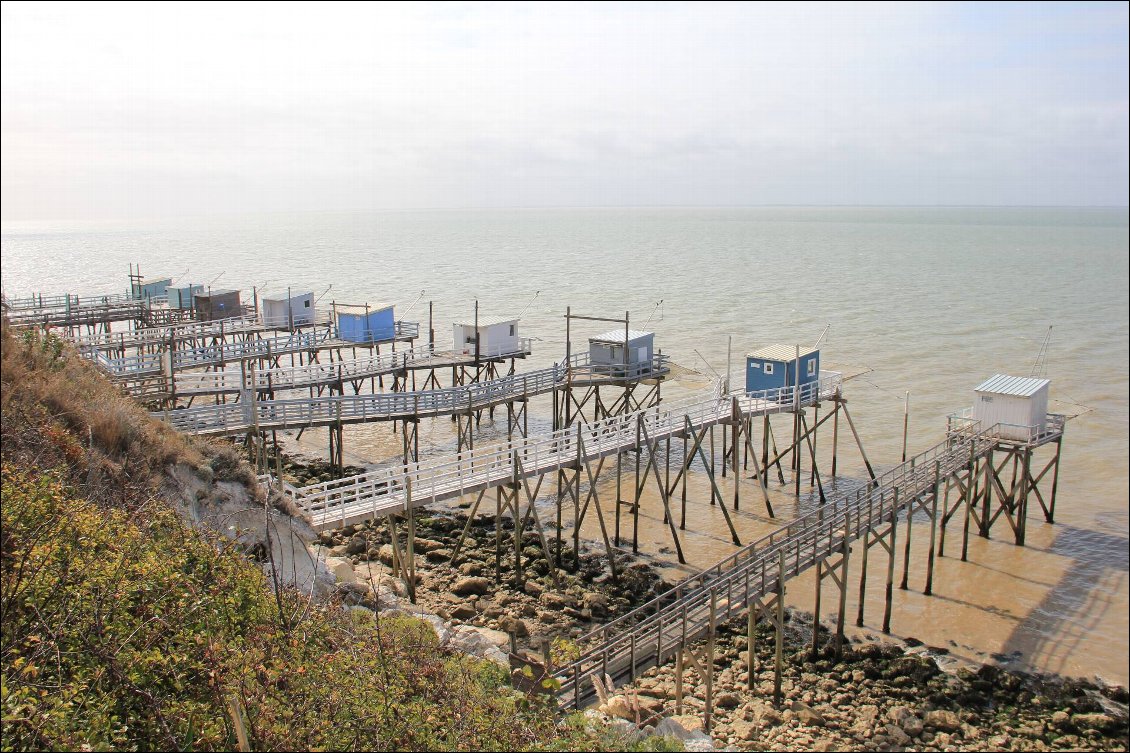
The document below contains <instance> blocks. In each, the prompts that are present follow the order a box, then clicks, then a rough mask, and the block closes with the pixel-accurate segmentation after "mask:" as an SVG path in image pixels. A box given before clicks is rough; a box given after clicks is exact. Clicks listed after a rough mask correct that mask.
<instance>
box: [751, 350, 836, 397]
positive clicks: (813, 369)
mask: <svg viewBox="0 0 1130 753" xmlns="http://www.w3.org/2000/svg"><path fill="white" fill-rule="evenodd" d="M818 381H820V351H819V350H818V349H816V348H805V347H803V346H802V347H801V348H800V368H799V370H798V368H797V347H796V346H795V345H770V346H768V347H765V348H761V349H760V350H755V351H753V352H752V353H750V354H749V355H747V356H746V360H745V390H746V392H748V393H753V392H764V391H766V390H779V389H783V388H785V387H792V386H793V385H794V384H800V385H801V386H803V385H806V384H812V383H814V382H818Z"/></svg>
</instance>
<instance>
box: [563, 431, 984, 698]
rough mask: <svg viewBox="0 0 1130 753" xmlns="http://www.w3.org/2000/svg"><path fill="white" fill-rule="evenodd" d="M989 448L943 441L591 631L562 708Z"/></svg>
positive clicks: (696, 633)
mask: <svg viewBox="0 0 1130 753" xmlns="http://www.w3.org/2000/svg"><path fill="white" fill-rule="evenodd" d="M992 444H993V440H992V439H989V438H986V437H985V436H983V435H982V434H980V433H973V434H970V435H968V436H966V437H965V438H964V439H962V440H960V441H956V442H955V441H954V440H953V439H952V438H950V439H947V440H945V441H943V442H941V443H939V444H938V445H935V446H934V447H932V448H930V449H929V450H926V451H925V452H922V453H919V454H918V455H916V456H914V457H913V458H911V459H910V460H908V461H907V462H905V463H903V464H901V465H899V466H896V467H895V468H892V469H891V470H889V471H887V472H885V473H883V474H882V475H880V476H878V477H877V478H876V479H875V481H874V482H872V483H870V484H867V485H864V486H862V487H860V488H858V489H856V490H854V491H852V492H847V493H843V494H840V495H838V496H835V497H833V498H832V499H829V500H827V501H826V503H825V504H824V505H822V506H821V507H820V508H819V509H817V510H816V511H814V512H812V513H809V514H808V515H804V516H802V517H800V518H797V519H796V520H794V521H793V522H791V523H789V524H788V525H785V526H782V527H781V528H778V529H777V530H775V531H773V532H772V533H770V534H768V535H767V536H763V537H762V538H760V539H758V540H757V541H755V542H753V543H752V544H749V545H747V546H745V547H743V548H741V549H739V550H737V551H736V552H734V553H733V554H731V555H729V556H727V557H725V558H724V559H722V560H721V561H720V562H718V563H716V564H715V565H713V566H712V567H709V568H707V569H705V570H703V571H700V572H699V573H696V574H695V575H693V576H691V577H690V578H687V579H686V580H684V581H682V582H680V583H678V584H677V585H676V587H675V588H673V589H671V590H670V591H668V592H667V593H665V594H663V595H661V596H659V597H657V598H656V599H653V600H652V601H651V602H649V603H647V604H644V605H643V606H641V607H639V608H637V609H636V610H634V611H632V612H630V613H629V614H627V615H624V616H622V617H620V618H619V619H617V620H614V621H613V622H611V623H607V624H605V625H602V626H601V627H600V628H597V629H596V630H594V631H593V632H591V633H590V634H589V635H587V636H585V637H584V638H582V639H581V640H580V643H581V644H582V645H586V644H587V647H586V649H585V651H584V653H583V654H582V655H581V657H580V658H578V659H577V660H576V661H574V662H572V663H570V664H568V665H566V666H563V667H561V668H560V669H559V670H557V671H556V672H555V675H556V676H557V677H558V679H559V680H560V681H561V683H562V685H561V690H560V691H559V692H560V695H561V699H562V705H564V706H566V707H578V706H581V705H582V699H584V698H587V696H588V695H589V693H588V686H589V678H590V677H592V676H594V675H596V676H601V677H602V676H603V675H604V674H605V673H608V672H612V673H613V676H614V677H617V678H618V679H620V678H622V677H623V676H624V675H627V676H634V675H635V672H636V667H638V666H639V667H642V668H641V669H640V670H639V671H642V669H643V668H646V667H647V666H650V665H651V664H652V663H661V662H662V661H663V660H665V659H666V658H669V657H670V656H673V655H674V652H675V651H677V650H678V649H679V647H680V645H682V642H685V641H693V640H696V639H697V638H698V637H700V636H701V635H702V634H704V633H705V631H706V630H707V629H708V628H709V627H710V626H711V625H717V624H721V623H723V622H725V621H727V620H728V619H731V618H733V617H736V616H737V615H738V614H739V613H741V612H742V611H744V610H745V609H746V608H748V606H749V604H751V603H752V602H753V600H754V599H759V598H764V597H765V596H768V595H769V594H770V593H772V592H773V591H775V590H776V589H777V587H778V584H779V583H780V581H781V580H782V579H785V580H787V579H789V578H791V577H793V576H795V575H797V574H799V573H801V572H803V571H804V570H807V569H808V568H809V567H812V566H813V565H814V564H815V563H816V562H817V561H819V560H821V559H823V558H825V557H827V556H829V555H831V554H834V553H835V552H837V551H839V550H840V548H841V547H842V546H843V544H844V542H845V540H846V541H849V542H850V541H852V540H855V539H857V538H859V537H860V536H862V535H863V533H864V532H865V531H867V530H870V529H874V528H878V527H880V526H881V525H882V524H884V523H889V522H892V521H894V520H895V519H896V518H897V516H898V514H899V513H900V512H901V511H902V510H905V509H906V508H907V506H908V505H910V504H911V503H913V501H914V500H915V499H916V498H917V497H919V496H920V495H922V494H924V493H926V492H927V491H928V490H930V489H931V487H932V486H934V485H936V484H938V483H939V482H940V481H941V480H943V479H945V478H946V477H947V476H949V475H950V474H952V473H954V472H956V471H958V470H959V469H961V468H962V467H966V466H968V464H970V463H972V462H973V461H974V460H975V459H976V458H978V457H980V456H981V455H982V454H983V453H984V452H985V451H986V450H987V449H989V447H991V446H992ZM626 663H627V665H628V666H625V664H626Z"/></svg>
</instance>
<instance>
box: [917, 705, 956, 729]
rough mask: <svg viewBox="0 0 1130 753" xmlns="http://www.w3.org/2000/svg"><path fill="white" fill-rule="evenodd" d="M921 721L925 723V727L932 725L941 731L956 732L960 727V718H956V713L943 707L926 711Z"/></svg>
mask: <svg viewBox="0 0 1130 753" xmlns="http://www.w3.org/2000/svg"><path fill="white" fill-rule="evenodd" d="M922 721H923V722H925V723H926V726H927V727H933V728H934V729H937V730H941V731H942V732H957V731H958V730H959V729H961V720H960V719H958V718H957V714H955V713H953V712H952V711H946V710H945V709H934V710H933V711H927V712H926V718H925V719H923V720H922Z"/></svg>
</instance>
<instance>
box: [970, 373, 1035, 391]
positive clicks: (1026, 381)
mask: <svg viewBox="0 0 1130 753" xmlns="http://www.w3.org/2000/svg"><path fill="white" fill-rule="evenodd" d="M1051 383H1052V382H1051V380H1050V379H1036V378H1034V377H1014V376H1008V375H1007V374H994V375H993V376H991V377H989V378H988V379H986V380H985V381H984V382H982V383H981V384H980V386H978V387H977V389H976V390H975V391H976V392H991V393H993V394H994V395H1013V396H1015V397H1032V395H1035V394H1036V393H1037V392H1039V391H1040V390H1042V389H1043V388H1044V387H1047V386H1048V385H1049V384H1051Z"/></svg>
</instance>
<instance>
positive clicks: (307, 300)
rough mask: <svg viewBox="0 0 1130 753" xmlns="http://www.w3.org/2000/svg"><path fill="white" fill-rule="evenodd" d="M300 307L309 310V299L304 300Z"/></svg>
mask: <svg viewBox="0 0 1130 753" xmlns="http://www.w3.org/2000/svg"><path fill="white" fill-rule="evenodd" d="M302 305H303V306H304V307H305V308H310V299H309V298H307V299H306V300H305V301H303V302H302Z"/></svg>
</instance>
